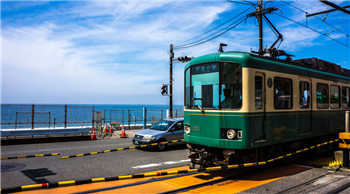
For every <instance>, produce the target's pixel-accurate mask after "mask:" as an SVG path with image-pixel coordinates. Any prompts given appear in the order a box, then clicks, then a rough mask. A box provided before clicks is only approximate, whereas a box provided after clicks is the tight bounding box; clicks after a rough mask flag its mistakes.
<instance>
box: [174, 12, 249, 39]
mask: <svg viewBox="0 0 350 194" xmlns="http://www.w3.org/2000/svg"><path fill="white" fill-rule="evenodd" d="M250 9H251V7H250V8H248V9H246V10H244V11H242V12H241V13H239V14H238V15H235V16H233V17H232V18H230V19H228V20H227V21H225V22H224V23H222V24H220V25H218V26H216V27H214V28H212V29H210V30H208V31H206V32H204V33H202V34H200V35H198V36H195V37H193V38H190V39H188V40H185V41H182V42H178V43H174V45H177V44H184V43H186V42H189V41H191V40H194V39H196V38H199V37H201V36H203V35H205V34H208V33H209V32H212V31H214V30H216V29H217V28H220V27H221V26H223V25H225V24H227V23H228V22H230V21H232V20H233V19H235V18H237V17H238V16H240V15H241V14H243V13H245V12H247V11H248V10H250Z"/></svg>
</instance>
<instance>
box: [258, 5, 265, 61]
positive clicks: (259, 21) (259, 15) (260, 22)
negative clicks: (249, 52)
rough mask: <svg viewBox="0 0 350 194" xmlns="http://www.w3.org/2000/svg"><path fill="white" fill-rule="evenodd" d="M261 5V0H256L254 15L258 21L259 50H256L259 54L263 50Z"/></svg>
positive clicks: (260, 54)
mask: <svg viewBox="0 0 350 194" xmlns="http://www.w3.org/2000/svg"><path fill="white" fill-rule="evenodd" d="M262 5H263V2H262V0H258V9H257V10H256V12H257V15H256V17H257V18H258V23H259V50H258V54H259V56H263V54H264V51H263V25H262Z"/></svg>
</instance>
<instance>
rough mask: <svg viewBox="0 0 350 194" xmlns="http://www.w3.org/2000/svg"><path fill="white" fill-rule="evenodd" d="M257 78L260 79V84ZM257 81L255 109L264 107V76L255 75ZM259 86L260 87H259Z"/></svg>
mask: <svg viewBox="0 0 350 194" xmlns="http://www.w3.org/2000/svg"><path fill="white" fill-rule="evenodd" d="M257 78H259V79H260V80H259V81H260V85H257V81H258V80H257ZM254 82H255V88H254V89H255V110H261V109H263V88H264V86H263V77H262V76H261V75H255V78H254ZM257 86H259V87H260V88H257Z"/></svg>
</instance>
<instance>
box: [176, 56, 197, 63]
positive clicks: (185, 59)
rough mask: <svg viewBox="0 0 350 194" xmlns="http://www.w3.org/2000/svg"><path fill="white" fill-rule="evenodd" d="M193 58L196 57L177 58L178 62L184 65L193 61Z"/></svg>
mask: <svg viewBox="0 0 350 194" xmlns="http://www.w3.org/2000/svg"><path fill="white" fill-rule="evenodd" d="M193 58H194V57H190V56H184V57H179V58H177V60H178V61H180V62H183V63H184V62H189V61H191V60H192V59H193Z"/></svg>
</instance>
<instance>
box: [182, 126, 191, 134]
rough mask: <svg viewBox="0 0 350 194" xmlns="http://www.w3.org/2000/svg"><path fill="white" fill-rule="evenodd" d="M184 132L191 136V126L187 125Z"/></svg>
mask: <svg viewBox="0 0 350 194" xmlns="http://www.w3.org/2000/svg"><path fill="white" fill-rule="evenodd" d="M184 131H185V133H186V134H187V135H189V134H190V131H191V129H190V126H189V125H185V129H184Z"/></svg>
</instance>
